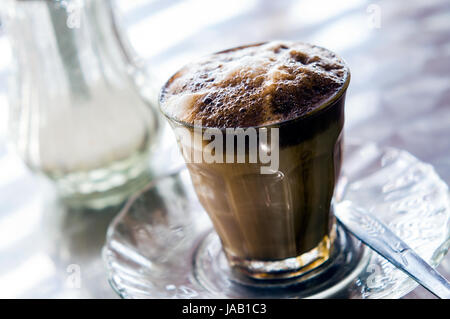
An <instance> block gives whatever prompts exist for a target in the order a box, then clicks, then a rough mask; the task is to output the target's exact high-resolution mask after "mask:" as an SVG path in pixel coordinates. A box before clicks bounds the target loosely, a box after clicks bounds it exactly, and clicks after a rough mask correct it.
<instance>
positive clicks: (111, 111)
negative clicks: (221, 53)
mask: <svg viewBox="0 0 450 319" xmlns="http://www.w3.org/2000/svg"><path fill="white" fill-rule="evenodd" d="M0 9H1V10H0V12H1V16H0V21H1V26H0V287H2V289H1V290H0V297H1V298H116V295H115V293H114V292H113V290H112V289H111V288H110V287H109V285H108V282H107V274H106V272H105V268H104V265H103V262H102V259H101V248H102V245H103V243H104V240H105V234H106V229H107V226H108V224H109V223H110V221H111V220H112V218H113V217H114V216H115V215H116V214H117V213H118V212H119V211H120V209H121V207H122V205H123V202H124V201H125V200H126V199H127V198H128V197H129V196H130V195H131V194H132V193H134V192H136V191H137V190H138V189H139V188H141V187H142V186H143V185H145V184H146V183H147V182H148V181H150V180H152V179H154V178H155V177H156V176H159V175H163V174H165V173H167V172H169V171H171V170H173V169H175V168H176V167H178V166H179V165H180V164H181V160H180V157H179V155H178V153H177V150H176V148H175V147H174V143H175V141H174V139H173V137H172V136H171V135H170V133H169V131H168V130H167V128H166V126H165V122H164V120H161V118H160V116H159V114H158V111H157V95H158V90H159V88H160V87H161V85H162V84H163V83H164V81H165V80H166V79H167V78H168V77H169V76H170V75H171V74H173V73H174V72H175V71H176V70H177V69H179V68H180V67H181V66H182V65H183V64H185V63H187V62H188V61H190V60H192V59H194V58H196V57H198V56H200V55H204V54H208V53H211V52H214V51H218V50H222V49H226V48H230V47H234V46H238V45H242V44H246V43H254V42H261V41H267V40H274V39H289V40H299V41H305V42H311V43H314V44H317V45H320V46H324V47H326V48H329V49H331V50H333V51H335V52H337V53H338V54H339V55H340V56H342V57H343V58H344V59H345V60H346V61H347V63H348V64H349V66H350V68H351V72H352V80H351V84H350V87H349V89H348V93H347V102H346V127H345V130H346V133H345V134H346V138H347V139H349V140H350V139H351V140H358V141H362V142H365V141H371V142H377V143H379V144H381V145H383V146H393V147H397V148H401V149H405V150H407V151H409V152H410V153H412V154H413V155H415V156H416V157H418V158H419V159H421V160H423V161H425V162H428V163H431V164H432V165H433V166H434V167H435V169H436V171H437V172H438V174H439V175H440V176H441V178H442V179H443V180H444V181H445V182H446V183H447V184H449V183H450V138H449V136H450V2H449V1H447V0H427V1H425V0H424V1H419V0H413V1H408V2H406V1H400V0H389V1H388V0H385V1H368V0H346V1H333V0H314V1H309V0H308V1H306V0H295V1H294V0H280V1H270V0H226V1H222V0H213V1H211V0H128V1H125V0H116V1H112V2H111V3H110V2H109V1H106V0H104V1H103V0H97V1H96V0H79V1H69V0H67V1H38V0H36V1H19V0H7V1H2V3H1V4H0ZM66 132H71V133H70V134H69V135H67V134H68V133H66ZM73 132H76V134H74V133H73ZM65 134H66V135H65ZM439 271H440V272H441V273H443V274H444V275H445V276H446V278H450V258H449V257H448V256H447V257H446V259H445V260H444V262H443V263H442V264H441V266H440V267H439ZM406 298H432V295H431V294H429V293H428V292H426V291H425V290H424V289H422V288H417V289H416V290H414V291H413V292H412V293H410V294H408V295H407V296H406Z"/></svg>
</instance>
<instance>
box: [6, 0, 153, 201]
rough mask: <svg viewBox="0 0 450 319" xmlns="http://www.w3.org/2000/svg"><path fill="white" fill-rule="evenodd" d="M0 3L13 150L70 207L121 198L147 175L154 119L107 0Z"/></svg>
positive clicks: (142, 181)
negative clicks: (8, 57)
mask: <svg viewBox="0 0 450 319" xmlns="http://www.w3.org/2000/svg"><path fill="white" fill-rule="evenodd" d="M4 5H5V4H4ZM4 9H6V10H5V11H6V18H7V19H6V30H7V33H8V36H9V38H10V42H11V45H12V48H13V53H14V54H13V55H14V58H15V65H14V66H15V67H14V75H15V76H14V77H13V78H12V82H11V84H12V86H10V89H9V93H10V94H9V95H10V112H9V121H8V123H9V136H10V139H11V141H12V142H13V144H14V145H15V147H16V149H17V152H18V153H19V155H20V157H21V158H22V159H23V160H24V161H25V163H26V164H27V165H28V167H30V168H31V169H32V170H33V171H36V172H39V173H43V174H44V175H46V176H47V177H49V178H50V179H52V180H53V181H54V182H55V183H56V185H57V189H58V190H59V193H60V195H61V197H62V198H63V199H64V200H65V201H66V202H68V203H69V204H71V205H78V204H80V205H83V206H93V207H99V206H105V205H109V204H115V203H117V202H118V201H121V200H123V199H124V197H126V196H128V195H129V194H130V193H131V192H133V191H134V190H135V189H136V188H138V187H139V185H142V184H143V183H144V180H146V178H145V176H146V174H147V170H148V167H149V165H148V164H149V163H148V154H149V150H150V146H151V145H152V144H153V142H154V141H155V139H156V138H157V132H158V122H159V120H158V115H157V112H156V110H155V107H154V105H152V102H151V100H150V99H145V98H143V94H141V91H140V89H139V86H137V84H136V77H135V76H134V75H133V74H134V72H135V71H136V69H135V68H134V67H133V63H132V59H130V58H129V52H128V51H127V50H126V49H125V48H126V46H124V42H123V41H122V38H121V37H120V36H119V34H120V33H119V32H118V29H117V27H116V24H115V20H114V14H113V10H112V7H111V4H110V2H109V1H106V0H105V1H103V0H102V1H97V0H78V1H70V0H65V1H39V0H35V1H18V0H16V1H12V0H9V1H7V3H6V6H4ZM141 80H142V79H141Z"/></svg>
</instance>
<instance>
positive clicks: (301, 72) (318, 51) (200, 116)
mask: <svg viewBox="0 0 450 319" xmlns="http://www.w3.org/2000/svg"><path fill="white" fill-rule="evenodd" d="M349 81H350V72H349V69H348V67H347V65H346V64H345V62H344V61H343V60H342V59H341V58H340V57H338V56H337V55H336V54H334V53H333V52H331V51H329V50H327V49H324V48H321V47H318V46H314V45H310V44H306V43H298V42H287V41H283V42H281V41H273V42H266V43H260V44H255V45H248V46H242V47H238V48H233V49H230V50H226V51H221V52H218V53H214V54H211V55H209V56H206V57H203V58H201V59H200V60H198V61H196V62H193V63H191V64H189V65H187V66H185V67H184V68H182V69H181V70H180V71H178V72H177V73H176V74H175V75H173V76H172V77H171V78H170V79H169V80H168V82H167V83H166V84H165V85H164V87H163V89H162V91H161V95H160V108H161V111H162V112H163V114H164V115H165V116H166V117H167V118H168V120H169V123H170V124H171V126H172V128H173V129H174V132H175V135H176V136H177V139H178V144H179V146H180V150H181V151H182V154H183V156H184V158H185V160H186V163H187V167H188V169H189V173H190V176H191V178H192V182H193V185H194V188H195V191H196V193H197V196H198V198H199V200H200V203H201V204H202V206H203V207H204V208H205V210H206V212H207V213H208V215H209V217H210V219H211V220H212V223H213V225H214V228H215V230H216V232H217V234H218V235H219V237H220V240H221V243H222V246H223V250H224V252H225V255H226V257H227V260H228V263H229V265H230V266H231V268H232V269H233V270H235V271H237V272H238V273H240V274H244V275H246V276H248V277H251V278H256V279H279V278H291V277H296V276H299V275H302V274H304V273H306V272H309V271H311V270H313V269H316V268H317V267H319V266H320V265H322V264H323V263H325V262H326V261H327V260H328V259H329V258H330V254H331V251H332V249H333V242H334V238H335V236H336V235H335V219H334V216H333V213H332V198H333V193H334V188H335V185H336V181H337V178H338V176H339V171H340V167H341V160H342V129H343V125H344V101H345V93H346V89H347V87H348V85H349Z"/></svg>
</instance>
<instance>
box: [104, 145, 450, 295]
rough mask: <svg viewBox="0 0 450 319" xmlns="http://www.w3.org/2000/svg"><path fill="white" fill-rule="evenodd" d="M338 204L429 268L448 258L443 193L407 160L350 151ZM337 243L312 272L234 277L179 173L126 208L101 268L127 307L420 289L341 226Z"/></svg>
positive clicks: (395, 153)
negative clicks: (377, 222) (371, 218)
mask: <svg viewBox="0 0 450 319" xmlns="http://www.w3.org/2000/svg"><path fill="white" fill-rule="evenodd" d="M335 197H336V198H335V201H336V203H339V202H340V201H342V200H350V201H353V202H354V203H355V204H357V205H358V206H361V207H364V208H366V209H367V210H369V211H370V212H372V213H373V214H376V216H377V217H378V218H379V219H381V220H382V221H384V222H385V223H386V224H388V225H389V226H390V227H391V228H392V229H393V230H394V232H396V233H397V235H399V236H400V237H401V238H402V239H403V240H404V241H405V242H406V243H408V244H409V245H410V246H411V247H412V248H413V249H415V250H416V251H417V252H418V253H419V255H421V256H422V257H423V258H424V259H425V260H426V261H428V262H429V263H430V264H431V265H433V266H434V267H436V266H437V265H438V264H439V263H440V261H441V260H442V258H443V257H444V255H445V254H446V252H447V250H448V248H449V244H450V239H449V230H450V206H449V197H448V188H447V185H446V184H445V183H444V182H443V181H442V180H441V179H440V178H439V176H438V175H437V174H436V172H435V171H434V169H433V167H432V166H430V165H429V164H426V163H423V162H421V161H419V160H418V159H417V158H415V157H414V156H412V155H411V154H409V153H407V152H405V151H402V150H398V149H393V148H379V147H378V146H376V145H375V144H349V145H346V150H345V160H344V167H343V174H342V177H341V179H340V182H339V185H338V188H337V190H336V196H335ZM337 234H338V237H337V241H336V243H337V244H336V249H335V250H334V252H333V256H332V257H331V258H330V260H329V261H328V262H327V263H325V264H324V265H322V266H321V267H320V268H319V269H317V270H315V271H313V272H310V273H306V274H305V275H302V276H300V277H297V278H295V279H290V280H279V281H266V280H264V281H260V280H251V279H248V278H242V277H239V276H238V275H236V274H234V273H233V272H232V271H231V270H230V268H229V267H228V264H227V263H226V260H225V256H224V254H223V252H222V249H221V246H220V240H219V239H218V236H217V235H216V233H215V232H214V230H213V229H212V226H211V222H210V221H209V218H208V216H207V214H206V213H205V212H204V210H203V208H202V207H201V206H200V204H199V202H198V201H197V197H196V195H195V193H194V190H193V188H192V185H191V182H190V178H189V174H188V172H187V170H186V169H181V170H179V171H177V172H175V173H173V174H171V175H169V176H166V177H162V178H159V179H157V180H155V181H153V182H152V183H151V184H149V185H148V186H147V187H146V188H145V189H144V190H143V191H142V192H141V193H139V194H137V195H136V196H134V197H133V198H132V199H131V200H130V201H129V202H128V203H127V205H126V206H125V208H124V209H123V211H122V212H121V213H120V214H119V215H118V216H117V217H116V218H115V220H114V221H113V222H112V223H111V225H110V227H109V229H108V234H107V240H106V244H105V246H104V248H103V258H104V261H105V263H106V267H107V269H108V272H109V281H110V283H111V286H112V287H113V289H114V290H115V291H116V292H117V293H118V294H119V295H120V296H121V297H123V298H400V297H402V296H404V295H405V294H407V293H408V292H410V291H411V290H413V289H414V288H415V287H416V286H417V284H416V283H415V282H414V281H413V280H412V279H410V278H408V276H406V275H405V274H404V273H403V272H402V271H400V270H398V269H396V268H395V267H394V266H393V265H392V264H390V263H389V262H387V261H386V260H385V259H384V258H383V257H381V256H379V255H378V254H376V253H374V252H373V251H372V250H371V249H369V248H368V247H366V246H365V245H363V244H361V242H359V241H358V240H357V239H356V238H354V237H353V236H352V235H350V234H348V233H347V232H346V231H344V230H343V229H342V227H340V226H339V225H338V229H337Z"/></svg>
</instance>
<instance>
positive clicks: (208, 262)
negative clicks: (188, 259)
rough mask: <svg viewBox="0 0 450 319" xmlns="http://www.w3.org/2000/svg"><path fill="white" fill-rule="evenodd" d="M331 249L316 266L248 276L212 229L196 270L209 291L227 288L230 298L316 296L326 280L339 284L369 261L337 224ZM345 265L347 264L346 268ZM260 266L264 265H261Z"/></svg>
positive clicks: (199, 250)
mask: <svg viewBox="0 0 450 319" xmlns="http://www.w3.org/2000/svg"><path fill="white" fill-rule="evenodd" d="M332 248H333V249H331V250H330V253H329V254H328V258H326V260H321V259H317V260H316V261H315V262H313V263H311V264H310V265H314V267H308V265H306V266H304V267H300V269H298V268H297V269H296V270H294V268H292V267H291V270H290V271H286V270H284V276H283V275H282V276H277V277H276V276H275V275H276V274H277V272H276V271H275V272H272V275H271V276H270V275H269V276H249V275H248V274H247V273H244V272H242V271H241V270H237V269H236V267H233V266H232V264H231V263H229V262H228V260H227V258H226V256H225V253H224V252H223V249H222V245H221V243H220V239H219V237H218V236H217V234H216V233H215V232H214V231H211V232H209V233H208V234H206V235H205V236H204V237H203V239H202V240H201V242H200V244H199V245H198V248H197V250H196V252H195V254H194V265H193V268H194V269H193V270H194V271H193V273H194V277H195V279H196V281H197V282H198V283H200V285H201V286H202V287H203V288H204V289H206V290H208V291H209V292H210V293H215V292H219V291H221V292H225V291H226V292H227V294H228V297H231V298H233V295H234V294H236V296H239V295H246V296H248V297H255V298H263V297H264V296H265V295H266V294H268V295H270V296H271V297H274V296H275V298H285V297H289V296H290V295H292V294H295V295H296V296H299V294H301V295H304V296H305V297H306V296H313V295H315V293H316V290H317V292H319V291H320V288H321V286H322V285H321V283H325V282H326V283H327V285H330V286H331V287H332V286H333V285H331V284H330V282H331V281H336V283H337V282H339V281H342V280H343V279H346V278H348V277H352V274H351V273H353V271H354V270H355V269H357V268H359V267H361V266H363V265H365V264H366V263H367V261H368V259H367V258H368V255H369V254H368V253H369V252H368V251H367V250H366V249H365V247H364V246H361V245H360V244H359V243H357V242H355V240H354V238H352V237H351V236H350V235H349V234H348V233H347V232H345V231H344V230H343V229H342V227H341V226H339V227H337V231H336V238H335V241H334V244H333V247H332ZM308 253H312V252H308ZM308 253H307V254H308ZM289 259H290V258H289ZM290 261H291V260H289V261H287V263H289V262H290ZM285 262H286V260H285V261H283V262H281V263H278V262H275V266H276V267H279V266H284V265H286V264H285ZM316 262H317V263H319V264H316ZM270 264H272V263H270ZM294 264H296V263H294ZM344 264H345V266H346V267H343V266H344ZM247 266H248V264H247ZM260 266H262V265H258V267H260ZM264 266H267V265H264ZM272 266H273V264H272ZM258 269H262V268H258ZM264 269H265V270H267V268H264ZM260 274H261V273H260ZM278 275H279V274H278ZM261 278H263V280H261ZM322 288H323V287H322ZM321 293H323V291H321Z"/></svg>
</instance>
